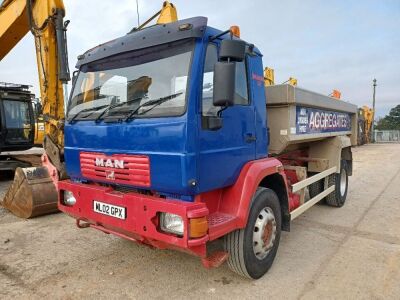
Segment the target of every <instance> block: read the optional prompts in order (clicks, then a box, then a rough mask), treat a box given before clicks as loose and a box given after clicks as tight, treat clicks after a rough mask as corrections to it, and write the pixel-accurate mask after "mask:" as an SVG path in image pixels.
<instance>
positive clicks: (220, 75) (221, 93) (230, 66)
mask: <svg viewBox="0 0 400 300" xmlns="http://www.w3.org/2000/svg"><path fill="white" fill-rule="evenodd" d="M245 52H246V43H245V42H244V41H240V40H223V41H222V42H221V47H220V52H219V53H220V54H219V60H220V61H219V62H217V63H216V64H215V65H214V89H213V104H214V106H220V107H229V106H232V105H233V104H234V93H235V77H236V62H241V61H243V60H244V57H245Z"/></svg>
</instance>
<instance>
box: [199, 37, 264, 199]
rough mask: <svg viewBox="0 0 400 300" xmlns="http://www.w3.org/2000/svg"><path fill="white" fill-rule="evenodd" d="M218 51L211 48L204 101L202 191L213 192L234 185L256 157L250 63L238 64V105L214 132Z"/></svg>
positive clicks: (206, 62)
mask: <svg viewBox="0 0 400 300" xmlns="http://www.w3.org/2000/svg"><path fill="white" fill-rule="evenodd" d="M217 61H218V48H217V45H216V44H213V43H210V44H209V45H208V47H207V51H206V57H205V63H204V71H203V88H202V94H201V97H200V102H201V103H200V116H199V118H200V121H199V123H200V124H201V126H199V127H200V128H199V131H200V132H199V135H198V136H199V145H198V148H199V152H198V153H199V154H198V170H199V172H198V177H199V182H198V189H199V192H204V191H209V190H213V189H217V188H221V187H225V186H229V185H232V184H233V183H234V182H235V181H236V179H237V177H238V175H239V173H240V170H241V169H242V167H243V165H244V164H245V163H247V162H248V161H251V160H254V159H255V156H256V136H255V111H254V107H253V106H252V105H251V99H250V95H251V93H250V91H249V80H248V79H249V74H248V73H249V72H248V68H247V59H245V60H244V61H243V62H238V63H236V79H235V98H234V103H235V104H234V105H233V106H232V107H229V108H227V109H225V110H224V111H223V112H222V113H221V117H222V122H223V124H222V127H221V128H219V129H210V128H209V127H208V126H207V123H208V122H207V120H208V119H210V117H211V118H212V117H215V116H217V114H218V111H219V110H220V109H221V108H220V107H215V106H214V105H213V75H214V64H215V63H216V62H217Z"/></svg>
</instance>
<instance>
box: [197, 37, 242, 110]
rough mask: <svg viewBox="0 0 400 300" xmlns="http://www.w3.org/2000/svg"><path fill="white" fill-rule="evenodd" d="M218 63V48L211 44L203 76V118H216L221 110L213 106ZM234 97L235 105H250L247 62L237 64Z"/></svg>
mask: <svg viewBox="0 0 400 300" xmlns="http://www.w3.org/2000/svg"><path fill="white" fill-rule="evenodd" d="M216 62H218V50H217V46H216V45H215V44H209V45H208V47H207V53H206V59H205V63H204V74H203V97H202V115H203V116H216V115H217V112H218V111H219V110H220V107H215V106H214V105H213V88H214V85H213V80H214V65H215V63H216ZM234 97H235V98H234V103H235V105H249V95H248V81H247V68H246V60H244V61H242V62H237V63H236V78H235V95H234Z"/></svg>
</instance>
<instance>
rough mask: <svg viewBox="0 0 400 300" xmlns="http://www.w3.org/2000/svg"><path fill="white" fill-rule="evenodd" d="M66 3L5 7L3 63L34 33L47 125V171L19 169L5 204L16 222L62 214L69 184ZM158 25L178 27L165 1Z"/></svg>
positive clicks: (30, 1)
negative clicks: (62, 183)
mask: <svg viewBox="0 0 400 300" xmlns="http://www.w3.org/2000/svg"><path fill="white" fill-rule="evenodd" d="M64 17H65V7H64V3H63V1H62V0H5V1H2V2H1V1H0V45H1V47H0V60H2V59H3V58H4V57H5V56H6V55H7V54H8V53H9V52H10V51H11V50H12V49H13V48H14V46H15V45H16V44H17V43H18V42H19V41H20V40H21V39H22V38H23V37H24V36H25V35H26V34H27V33H28V32H29V31H30V32H31V33H32V34H33V36H34V38H35V46H36V47H35V49H36V58H37V66H38V74H39V83H40V94H41V99H42V117H43V122H44V141H43V148H44V151H45V154H44V155H43V156H42V165H43V166H42V167H35V168H24V169H22V168H19V169H17V171H16V173H15V178H14V182H13V183H12V185H11V187H10V189H9V190H8V192H7V194H6V196H5V197H4V199H3V200H2V201H0V202H1V204H2V205H3V207H5V208H6V209H8V210H9V211H11V212H12V213H13V214H15V215H16V216H19V217H22V218H31V217H35V216H39V215H44V214H48V213H52V212H56V211H57V183H58V181H59V180H63V179H66V178H67V174H66V171H65V163H64V120H65V116H64V98H66V96H65V94H66V93H64V91H66V90H67V89H66V86H65V85H66V84H67V83H68V81H69V80H70V72H69V67H68V51H67V37H66V32H67V26H68V24H69V21H64ZM156 17H158V19H157V24H165V23H170V22H175V21H177V19H178V18H177V11H176V8H175V7H174V5H173V4H171V3H169V2H168V1H165V2H164V3H163V6H162V8H161V10H160V11H159V12H157V13H156V14H155V15H154V16H152V17H151V18H150V19H149V20H147V21H146V22H144V23H143V24H142V25H140V26H139V27H138V28H134V30H139V29H141V28H143V27H145V26H146V25H147V24H149V23H150V22H151V21H152V20H153V19H155V18H156Z"/></svg>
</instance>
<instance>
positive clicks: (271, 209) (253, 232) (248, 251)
mask: <svg viewBox="0 0 400 300" xmlns="http://www.w3.org/2000/svg"><path fill="white" fill-rule="evenodd" d="M281 222H282V215H281V208H280V204H279V199H278V196H277V195H276V194H275V192H274V191H272V190H270V189H267V188H258V189H257V192H256V193H255V195H254V197H253V200H252V203H251V208H250V212H249V218H248V220H247V225H246V227H245V228H243V229H239V230H235V231H233V232H231V233H229V234H228V235H226V236H225V237H224V248H225V251H227V252H228V253H229V257H228V266H229V268H230V269H231V270H232V271H234V272H236V273H238V274H239V275H242V276H245V277H248V278H251V279H258V278H260V277H261V276H263V275H264V274H265V273H266V272H267V271H268V270H269V268H270V267H271V265H272V263H273V261H274V258H275V256H276V252H277V250H278V247H279V240H280V237H281Z"/></svg>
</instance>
